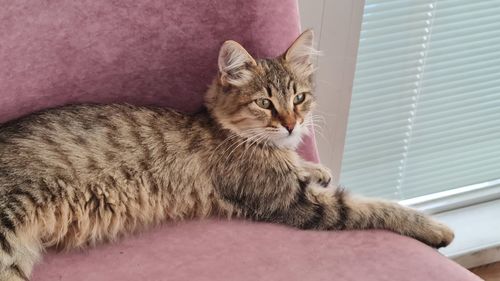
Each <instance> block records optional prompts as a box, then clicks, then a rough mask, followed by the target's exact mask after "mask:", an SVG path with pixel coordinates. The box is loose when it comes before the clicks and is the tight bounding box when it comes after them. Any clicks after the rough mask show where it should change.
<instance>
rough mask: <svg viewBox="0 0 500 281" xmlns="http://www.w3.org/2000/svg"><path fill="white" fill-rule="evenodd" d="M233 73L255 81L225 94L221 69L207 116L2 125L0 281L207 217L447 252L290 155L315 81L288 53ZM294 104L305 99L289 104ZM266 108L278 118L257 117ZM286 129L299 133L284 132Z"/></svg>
mask: <svg viewBox="0 0 500 281" xmlns="http://www.w3.org/2000/svg"><path fill="white" fill-rule="evenodd" d="M305 34H306V36H312V35H311V34H308V33H307V32H306V33H305ZM296 42H299V43H296V44H305V43H303V42H306V44H310V40H300V39H299V40H298V41H296ZM233 46H235V45H234V44H233ZM238 46H239V45H238ZM238 46H237V48H240V47H241V46H240V47H238ZM306 47H307V46H306ZM294 49H295V48H294V47H293V46H292V48H290V49H289V51H288V52H287V53H288V54H289V55H290V53H289V52H291V51H290V50H292V52H293V50H294ZM298 49H300V50H302V49H303V48H298ZM226 51H227V50H226ZM226 51H224V52H226ZM240 51H241V50H240ZM221 53H222V52H221ZM229 53H230V54H234V52H229ZM224 54H225V53H224ZM224 54H221V55H224ZM248 56H249V55H248ZM247 59H248V58H247ZM252 60H253V59H252ZM299 61H302V63H305V64H308V65H306V66H304V67H306V68H307V67H309V61H308V60H304V58H303V57H300V60H299ZM293 63H294V64H296V63H298V61H294V62H293ZM222 67H224V66H222ZM239 67H240V68H241V67H243V68H245V69H244V71H246V72H245V73H247V74H250V76H238V75H233V76H232V77H231V79H233V80H234V79H236V80H237V79H239V78H241V79H243V80H241V81H237V82H236V84H235V83H234V82H235V81H233V80H231V81H230V82H231V83H227V82H228V81H227V80H224V79H227V77H226V76H224V75H223V72H224V71H227V70H228V69H221V72H220V73H219V76H218V78H217V79H215V81H214V83H213V85H212V86H211V87H210V89H209V91H208V93H207V103H206V105H207V110H204V111H202V112H199V113H197V114H193V115H186V114H181V113H177V112H175V111H172V110H168V109H160V108H146V107H136V106H130V105H75V106H66V107H62V108H56V109H50V110H46V111H42V112H38V113H35V114H32V115H30V116H27V117H24V118H21V119H19V120H15V121H11V122H9V123H6V124H3V125H1V126H0V281H19V280H28V278H29V276H30V273H31V270H32V267H33V265H34V263H35V262H36V261H37V260H38V258H39V256H40V253H41V251H42V250H43V249H44V248H45V247H50V246H56V247H60V248H79V247H85V246H88V245H95V244H96V243H100V242H103V241H111V240H114V239H117V238H118V237H120V236H122V235H124V234H127V233H131V232H134V231H137V230H139V229H143V228H145V227H148V226H151V225H156V224H159V223H161V222H164V221H175V220H182V219H189V218H204V217H209V216H217V217H225V218H231V217H241V218H247V219H251V220H256V221H267V222H274V223H281V224H286V225H290V226H294V227H298V228H302V229H318V230H342V229H367V228H380V229H388V230H392V231H395V232H397V233H401V234H404V235H409V236H411V237H414V238H416V239H418V240H420V241H422V242H424V243H426V244H428V245H431V246H434V247H440V246H445V245H447V244H449V243H450V242H451V240H452V239H453V233H452V232H451V230H449V229H448V228H447V227H446V226H443V225H441V224H439V223H438V222H435V221H433V220H432V219H430V218H428V217H426V216H424V215H422V214H420V213H418V212H416V211H413V210H411V209H408V208H404V207H401V206H399V205H398V204H396V203H391V202H385V201H379V200H371V199H362V198H355V197H352V196H350V195H349V194H347V193H346V192H345V191H343V190H342V189H340V188H335V187H333V186H332V185H330V180H331V176H330V174H329V172H328V171H327V170H326V169H325V168H323V167H322V166H321V165H319V164H314V163H309V162H307V161H304V160H302V159H301V158H300V157H299V156H298V155H297V154H296V153H295V152H294V150H293V148H294V147H295V146H296V145H297V144H298V143H299V142H300V138H301V136H302V135H303V134H304V133H306V130H305V128H306V127H307V124H308V120H309V119H308V116H310V114H309V113H310V111H311V109H312V107H313V104H314V97H313V96H312V94H311V88H312V86H311V78H310V75H309V74H308V75H304V73H296V69H297V68H296V67H297V66H296V65H294V66H292V65H291V62H290V61H288V60H287V58H286V56H285V55H284V56H281V57H279V58H276V59H270V60H256V61H255V63H248V64H243V65H239ZM229 69H233V68H229ZM238 71H241V69H239V70H238ZM249 77H251V79H249ZM300 93H305V100H304V101H303V102H301V103H300V104H295V105H294V104H293V102H292V101H293V100H294V98H295V97H296V96H297V95H298V94H300ZM261 98H267V99H269V100H270V101H271V102H272V105H273V107H272V108H269V109H264V108H260V107H258V106H256V104H255V102H254V101H255V100H257V99H261ZM290 122H295V127H294V129H293V131H292V132H289V131H284V128H283V126H284V125H283V124H284V123H285V124H286V125H287V126H290Z"/></svg>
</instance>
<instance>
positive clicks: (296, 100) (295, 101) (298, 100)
mask: <svg viewBox="0 0 500 281" xmlns="http://www.w3.org/2000/svg"><path fill="white" fill-rule="evenodd" d="M305 99H306V95H305V94H298V95H296V96H295V97H294V98H293V104H301V103H302V102H304V100H305Z"/></svg>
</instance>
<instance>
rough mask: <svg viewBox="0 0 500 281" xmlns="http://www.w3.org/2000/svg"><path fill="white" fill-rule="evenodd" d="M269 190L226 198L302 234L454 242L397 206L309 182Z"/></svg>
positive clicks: (436, 226)
mask: <svg viewBox="0 0 500 281" xmlns="http://www.w3.org/2000/svg"><path fill="white" fill-rule="evenodd" d="M254 186H255V185H254ZM257 186H259V185H257ZM268 186H269V188H265V189H258V188H251V189H244V190H242V189H235V191H236V192H228V193H225V194H223V196H224V197H225V199H226V200H229V201H230V202H233V204H234V205H235V206H237V207H238V208H239V209H240V210H242V213H243V214H244V215H245V216H246V217H248V218H251V219H254V220H258V221H268V222H275V223H282V224H287V225H291V226H294V227H298V228H302V229H319V230H355V229H386V230H390V231H393V232H396V233H399V234H402V235H406V236H410V237H413V238H415V239H417V240H420V241H422V242H423V243H425V244H427V245H430V246H432V247H443V246H446V245H448V244H449V243H451V241H452V240H453V237H454V235H453V231H452V230H451V229H449V228H448V227H447V226H445V225H443V224H441V223H439V222H437V221H435V220H434V219H432V218H430V217H429V216H426V215H424V214H422V213H420V212H418V211H416V210H413V209H410V208H406V207H403V206H401V205H399V204H397V203H393V202H389V201H383V200H372V199H364V198H357V197H353V196H350V195H349V194H348V193H346V192H345V191H343V190H342V189H339V188H337V189H335V188H333V187H329V188H324V187H321V186H319V185H318V184H317V183H314V182H307V181H298V182H297V183H294V182H290V183H289V184H288V185H286V186H277V185H276V184H274V185H271V184H269V183H268ZM226 192H227V190H226Z"/></svg>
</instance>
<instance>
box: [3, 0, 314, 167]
mask: <svg viewBox="0 0 500 281" xmlns="http://www.w3.org/2000/svg"><path fill="white" fill-rule="evenodd" d="M0 31H1V32H0V42H2V44H0V62H1V66H2V67H0V93H1V95H0V104H1V108H0V122H4V121H7V120H9V119H12V118H15V117H19V116H21V115H25V114H27V113H30V112H33V111H36V110H39V109H44V108H48V107H54V106H58V105H63V104H69V103H89V102H90V103H114V102H127V103H132V104H138V105H156V106H168V107H171V108H174V109H178V110H181V111H186V112H193V111H197V110H198V109H200V107H201V106H202V103H203V94H204V92H205V91H206V89H207V85H209V84H210V82H211V81H212V79H213V78H214V77H215V75H216V73H217V55H218V50H219V47H220V46H221V44H222V42H224V41H225V40H228V39H233V40H236V41H239V42H240V43H242V44H243V45H244V46H245V47H246V48H247V49H248V50H249V51H250V52H251V53H252V54H253V55H254V56H256V57H274V56H277V55H279V54H281V53H283V52H284V51H285V50H286V48H287V47H288V46H289V45H290V44H291V42H293V40H294V39H295V38H296V37H297V36H298V34H299V21H298V9H297V3H296V1H294V0H279V1H272V2H270V1H266V0H258V1H246V0H238V1H229V0H225V1H209V2H207V3H204V4H200V2H199V1H196V0H183V1H180V0H147V1H135V0H120V1H91V0H90V1H63V0H53V1H35V2H33V1H29V0H16V1H7V2H5V3H3V4H2V9H0ZM300 153H301V154H302V155H303V157H305V158H306V159H309V160H311V161H318V156H317V152H316V147H315V142H314V135H311V136H309V137H308V138H306V139H305V141H304V144H303V145H302V146H301V148H300Z"/></svg>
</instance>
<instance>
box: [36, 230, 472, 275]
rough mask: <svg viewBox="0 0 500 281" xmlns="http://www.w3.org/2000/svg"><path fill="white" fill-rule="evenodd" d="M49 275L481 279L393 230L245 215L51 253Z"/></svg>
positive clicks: (46, 265) (43, 269)
mask: <svg viewBox="0 0 500 281" xmlns="http://www.w3.org/2000/svg"><path fill="white" fill-rule="evenodd" d="M49 280H50V281H52V280H60V281H66V280H67V281H84V280H85V281H87V280H92V281H105V280H106V281H109V280H120V281H135V280H143V281H163V280H165V281H166V280H169V281H171V280H172V281H177V280H191V281H210V280H218V281H232V280H238V281H247V280H248V281H254V280H273V281H279V280H287V281H305V280H318V281H319V280H325V281H327V280H328V281H331V280H342V281H351V280H352V281H358V280H369V281H385V280H387V281H394V280H398V281H423V280H425V281H432V280H453V281H478V280H481V279H479V278H478V277H476V276H475V275H474V274H472V273H470V272H469V271H467V270H466V269H464V268H463V267H461V266H459V265H458V264H456V263H454V262H452V261H450V260H448V259H446V258H444V257H443V256H441V254H440V253H439V252H438V251H436V250H434V249H432V248H430V247H428V246H426V245H424V244H422V243H420V242H418V241H416V240H414V239H411V238H408V237H404V236H400V235H397V234H394V233H391V232H387V231H338V232H321V231H301V230H297V229H292V228H289V227H286V226H280V225H272V224H264V223H251V222H244V221H231V222H227V221H191V222H185V223H179V224H175V225H164V226H163V227H161V228H158V229H156V230H153V231H148V232H147V233H144V234H141V235H140V236H136V237H129V238H127V239H125V240H122V241H120V242H118V243H116V244H114V245H103V246H99V247H97V248H95V249H91V250H86V251H84V252H83V253H78V252H73V253H69V254H66V255H64V256H61V255H55V254H53V253H50V254H49V255H48V256H47V257H46V258H45V259H44V261H43V262H42V263H41V264H39V265H38V266H37V268H36V271H35V273H34V275H33V280H32V281H49Z"/></svg>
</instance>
